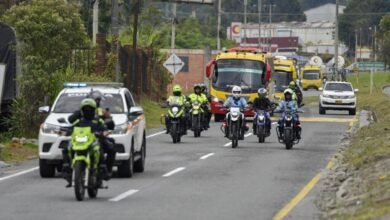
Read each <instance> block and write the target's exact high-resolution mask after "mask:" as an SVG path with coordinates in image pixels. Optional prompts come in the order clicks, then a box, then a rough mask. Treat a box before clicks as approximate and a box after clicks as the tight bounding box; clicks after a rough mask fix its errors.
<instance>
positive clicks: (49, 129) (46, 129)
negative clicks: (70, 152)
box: [41, 123, 60, 134]
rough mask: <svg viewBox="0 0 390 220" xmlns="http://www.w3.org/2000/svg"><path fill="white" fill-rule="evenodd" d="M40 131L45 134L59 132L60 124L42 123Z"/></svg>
mask: <svg viewBox="0 0 390 220" xmlns="http://www.w3.org/2000/svg"><path fill="white" fill-rule="evenodd" d="M41 128H42V132H43V133H46V134H58V133H59V132H60V126H58V125H52V124H48V123H44V124H43V125H42V127H41Z"/></svg>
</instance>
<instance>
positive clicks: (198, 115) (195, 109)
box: [189, 101, 204, 137]
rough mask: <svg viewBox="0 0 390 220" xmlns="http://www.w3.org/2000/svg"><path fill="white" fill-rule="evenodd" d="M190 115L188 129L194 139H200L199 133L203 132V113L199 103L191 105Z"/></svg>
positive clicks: (195, 102)
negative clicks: (192, 133)
mask: <svg viewBox="0 0 390 220" xmlns="http://www.w3.org/2000/svg"><path fill="white" fill-rule="evenodd" d="M189 114H190V119H189V120H190V125H191V126H190V128H191V130H192V131H193V132H194V137H200V133H201V132H202V131H203V128H204V126H203V123H204V112H203V109H202V104H201V103H200V102H199V101H194V102H193V103H191V109H190V110H189Z"/></svg>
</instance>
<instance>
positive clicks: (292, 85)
mask: <svg viewBox="0 0 390 220" xmlns="http://www.w3.org/2000/svg"><path fill="white" fill-rule="evenodd" d="M288 88H290V89H291V90H292V91H293V100H295V101H297V104H298V106H300V105H301V103H302V99H303V96H302V91H301V89H300V88H299V86H298V85H297V83H296V82H295V81H291V82H290V83H289V84H288Z"/></svg>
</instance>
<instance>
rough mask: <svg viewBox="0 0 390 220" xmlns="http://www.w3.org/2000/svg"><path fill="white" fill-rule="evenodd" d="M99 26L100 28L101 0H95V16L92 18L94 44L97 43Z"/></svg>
mask: <svg viewBox="0 0 390 220" xmlns="http://www.w3.org/2000/svg"><path fill="white" fill-rule="evenodd" d="M88 10H89V6H88ZM88 15H89V13H88ZM88 17H89V16H88ZM98 28H99V0H95V2H94V3H93V18H92V44H93V45H96V34H97V33H98Z"/></svg>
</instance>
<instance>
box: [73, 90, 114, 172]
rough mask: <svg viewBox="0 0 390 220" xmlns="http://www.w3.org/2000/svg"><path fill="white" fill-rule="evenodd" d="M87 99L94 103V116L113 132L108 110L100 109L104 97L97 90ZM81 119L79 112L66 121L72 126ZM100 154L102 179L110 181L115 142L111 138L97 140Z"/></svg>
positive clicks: (103, 137)
mask: <svg viewBox="0 0 390 220" xmlns="http://www.w3.org/2000/svg"><path fill="white" fill-rule="evenodd" d="M87 98H91V99H93V100H94V101H95V103H96V107H95V114H96V116H97V117H98V118H99V119H102V120H103V122H104V123H106V125H107V128H108V129H109V130H114V128H115V123H114V121H113V120H112V117H111V113H110V111H109V109H106V110H103V109H102V108H101V107H100V102H101V101H102V100H103V99H104V95H103V94H102V93H101V92H100V91H99V90H92V91H91V92H90V94H88V96H87ZM81 118H82V113H81V111H80V110H78V111H75V112H74V113H73V114H72V115H70V116H69V117H68V121H69V122H70V123H71V124H73V123H74V122H75V121H76V120H80V119H81ZM99 142H100V145H101V150H102V153H101V154H100V155H101V158H100V159H101V160H100V161H102V165H103V168H102V169H104V170H105V172H104V178H105V179H106V180H108V179H110V178H111V176H112V167H113V166H114V163H115V155H116V152H115V147H114V146H115V140H114V139H113V138H109V137H105V136H102V137H100V139H99ZM104 154H107V157H106V160H104Z"/></svg>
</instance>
